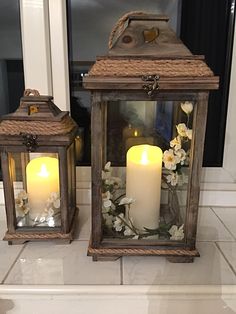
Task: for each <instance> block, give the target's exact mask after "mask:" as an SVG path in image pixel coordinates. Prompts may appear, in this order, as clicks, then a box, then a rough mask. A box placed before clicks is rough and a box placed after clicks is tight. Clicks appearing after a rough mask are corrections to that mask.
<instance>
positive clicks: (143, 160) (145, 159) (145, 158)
mask: <svg viewBox="0 0 236 314" xmlns="http://www.w3.org/2000/svg"><path fill="white" fill-rule="evenodd" d="M141 164H143V165H147V164H148V155H147V151H146V150H145V151H143V152H142V157H141Z"/></svg>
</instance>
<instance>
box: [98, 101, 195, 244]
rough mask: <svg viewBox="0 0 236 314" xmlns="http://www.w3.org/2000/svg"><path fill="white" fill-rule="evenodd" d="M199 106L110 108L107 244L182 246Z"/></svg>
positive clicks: (111, 105)
mask: <svg viewBox="0 0 236 314" xmlns="http://www.w3.org/2000/svg"><path fill="white" fill-rule="evenodd" d="M193 109H194V104H193V103H192V102H189V101H181V102H179V101H168V102H163V101H132V102H131V101H124V102H122V101H120V102H119V101H116V102H109V103H108V104H107V147H106V154H107V163H106V164H105V165H104V170H103V172H102V182H103V191H102V193H103V194H102V199H103V201H102V204H103V205H102V214H103V234H104V238H111V237H112V238H117V237H118V238H123V239H126V240H130V239H132V240H134V239H135V240H137V239H145V240H147V239H148V240H150V241H153V240H163V241H183V240H184V223H185V217H186V205H187V187H188V177H189V160H190V149H191V140H192V123H193Z"/></svg>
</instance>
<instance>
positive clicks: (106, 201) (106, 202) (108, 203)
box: [103, 200, 112, 208]
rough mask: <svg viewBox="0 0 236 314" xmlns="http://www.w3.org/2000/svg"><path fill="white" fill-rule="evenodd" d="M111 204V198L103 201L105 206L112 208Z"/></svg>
mask: <svg viewBox="0 0 236 314" xmlns="http://www.w3.org/2000/svg"><path fill="white" fill-rule="evenodd" d="M111 204H112V202H111V200H105V201H103V206H104V207H105V208H110V207H111Z"/></svg>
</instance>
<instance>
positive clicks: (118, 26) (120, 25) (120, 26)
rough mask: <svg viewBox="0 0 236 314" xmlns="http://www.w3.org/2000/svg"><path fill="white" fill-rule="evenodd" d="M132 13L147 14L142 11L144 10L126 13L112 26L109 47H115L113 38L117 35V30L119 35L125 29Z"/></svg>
mask: <svg viewBox="0 0 236 314" xmlns="http://www.w3.org/2000/svg"><path fill="white" fill-rule="evenodd" d="M132 15H138V16H143V15H147V13H145V12H142V11H131V12H128V13H126V14H124V15H123V16H122V17H121V18H120V19H119V20H118V21H117V23H116V24H115V25H114V27H113V28H112V31H111V34H110V36H109V42H108V48H109V49H111V48H112V47H113V39H114V37H115V34H116V32H118V35H117V37H119V36H120V35H121V33H122V31H123V27H124V24H125V22H126V21H127V20H128V19H129V17H130V16H132Z"/></svg>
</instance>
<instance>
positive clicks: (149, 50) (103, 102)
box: [84, 13, 219, 262]
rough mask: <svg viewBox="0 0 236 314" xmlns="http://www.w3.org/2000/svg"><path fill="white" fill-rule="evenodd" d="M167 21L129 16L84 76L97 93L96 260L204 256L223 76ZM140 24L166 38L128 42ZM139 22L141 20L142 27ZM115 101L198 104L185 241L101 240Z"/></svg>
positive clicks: (94, 138) (94, 127)
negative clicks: (204, 199)
mask: <svg viewBox="0 0 236 314" xmlns="http://www.w3.org/2000/svg"><path fill="white" fill-rule="evenodd" d="M121 21H123V22H124V21H125V22H126V27H124V25H123V27H122V26H121V23H120V22H121ZM167 21H168V18H166V17H163V16H155V15H145V14H140V13H139V14H136V13H135V14H133V15H132V14H130V15H126V16H125V17H124V18H122V19H121V20H120V21H119V22H118V23H117V25H116V27H115V29H114V30H113V31H112V38H110V43H109V44H110V47H109V48H110V51H109V56H105V57H100V58H98V59H97V61H96V63H95V65H94V66H93V67H92V69H91V70H90V72H89V73H88V75H87V76H86V77H84V87H85V88H86V89H89V90H90V91H91V93H92V234H91V241H90V245H89V248H88V254H89V255H91V256H93V260H103V259H116V258H118V257H120V256H122V255H159V256H166V257H167V259H168V260H169V261H171V262H193V260H194V257H197V256H199V252H198V251H197V249H196V247H195V244H196V232H197V218H198V204H199V193H200V172H201V166H202V158H203V148H204V136H205V128H206V119H207V105H208V95H209V91H210V90H213V89H217V88H218V83H219V78H218V77H215V76H214V74H213V73H212V71H211V70H210V69H209V68H208V67H207V65H206V63H205V61H204V57H203V56H194V55H192V54H191V52H190V51H189V50H188V49H187V48H186V47H185V46H184V45H183V44H182V42H181V41H180V40H179V39H177V38H176V37H175V36H174V35H173V31H171V30H170V29H169V28H168V26H167ZM141 24H143V25H142V27H143V29H144V31H146V30H148V29H149V28H150V25H154V26H156V27H157V28H159V32H163V34H164V35H163V37H162V36H161V35H160V40H159V39H158V38H157V41H156V43H157V45H156V46H155V44H154V43H152V44H147V43H146V42H145V43H142V44H140V42H139V41H137V42H138V43H137V42H135V41H134V43H132V41H131V43H132V44H131V45H130V41H129V42H127V41H128V39H129V40H131V39H132V36H133V37H135V36H137V37H138V36H140V34H138V32H140V28H141V26H140V25H141ZM127 25H128V26H127ZM130 25H131V26H130ZM135 25H138V28H137V29H136V28H135ZM151 30H153V28H152V29H151ZM116 32H117V33H118V34H117V36H116ZM114 34H115V35H114ZM127 36H128V37H127ZM114 38H115V39H114ZM124 38H125V40H124ZM130 38H131V39H130ZM135 38H136V37H135ZM138 38H139V37H138ZM167 38H168V39H169V42H168V44H167ZM158 40H159V42H158ZM162 41H163V42H162ZM126 44H127V45H126ZM139 45H141V47H140V46H139ZM122 71H123V73H122ZM111 100H112V101H115V100H123V101H124V100H132V101H134V100H136V101H138V100H155V101H158V100H177V101H181V100H185V101H194V102H195V103H196V107H195V110H194V118H193V138H192V146H191V160H190V166H189V169H190V175H189V184H188V194H187V209H186V219H185V241H184V242H183V243H182V244H180V243H176V242H172V243H171V241H162V242H160V243H158V241H156V243H153V244H150V242H149V241H145V240H132V241H130V240H128V241H127V240H124V239H122V240H119V239H115V238H114V239H111V240H110V239H109V240H103V239H102V216H101V208H102V178H101V173H102V170H103V165H104V162H105V151H104V149H105V143H106V119H107V118H106V117H107V115H106V111H107V110H106V108H107V102H108V101H111Z"/></svg>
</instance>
